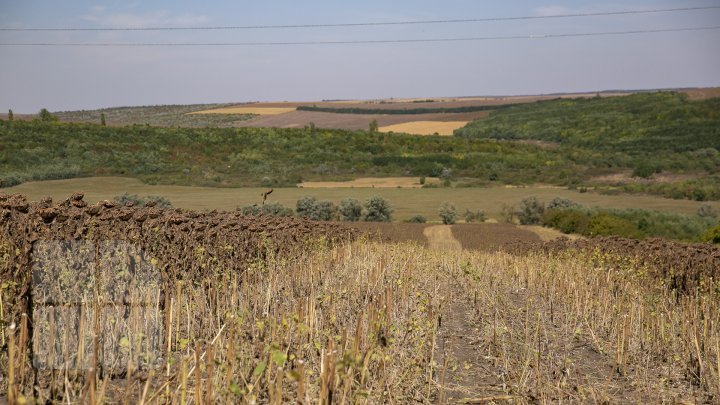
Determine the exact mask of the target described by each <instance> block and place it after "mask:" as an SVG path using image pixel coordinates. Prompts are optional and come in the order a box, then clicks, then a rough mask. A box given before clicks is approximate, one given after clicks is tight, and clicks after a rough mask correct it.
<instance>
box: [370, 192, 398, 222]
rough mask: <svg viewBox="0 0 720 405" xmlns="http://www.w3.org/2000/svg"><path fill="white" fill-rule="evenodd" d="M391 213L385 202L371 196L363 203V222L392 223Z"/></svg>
mask: <svg viewBox="0 0 720 405" xmlns="http://www.w3.org/2000/svg"><path fill="white" fill-rule="evenodd" d="M392 213H393V209H392V207H391V206H390V203H388V202H387V200H385V199H384V198H382V197H378V196H373V197H370V198H368V200H367V201H365V207H364V210H363V220H364V221H367V222H390V221H392Z"/></svg>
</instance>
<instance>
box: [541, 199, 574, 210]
mask: <svg viewBox="0 0 720 405" xmlns="http://www.w3.org/2000/svg"><path fill="white" fill-rule="evenodd" d="M578 206H579V204H578V203H576V202H574V201H572V200H569V199H567V198H562V197H555V198H553V199H552V200H550V202H549V203H548V205H547V209H548V210H556V209H568V208H575V207H578Z"/></svg>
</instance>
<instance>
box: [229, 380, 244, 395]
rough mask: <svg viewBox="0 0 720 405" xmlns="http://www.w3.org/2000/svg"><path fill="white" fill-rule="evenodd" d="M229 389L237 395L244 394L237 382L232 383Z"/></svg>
mask: <svg viewBox="0 0 720 405" xmlns="http://www.w3.org/2000/svg"><path fill="white" fill-rule="evenodd" d="M228 389H229V390H230V392H232V393H233V394H235V395H242V394H243V390H242V389H241V388H240V386H239V385H237V384H235V383H234V382H231V383H230V386H229V387H228Z"/></svg>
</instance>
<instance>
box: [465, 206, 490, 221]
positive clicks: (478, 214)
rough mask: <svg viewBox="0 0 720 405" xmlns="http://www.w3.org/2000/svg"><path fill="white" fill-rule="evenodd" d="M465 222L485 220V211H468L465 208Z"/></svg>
mask: <svg viewBox="0 0 720 405" xmlns="http://www.w3.org/2000/svg"><path fill="white" fill-rule="evenodd" d="M464 216H465V222H467V223H468V224H469V223H473V222H485V219H486V217H485V211H482V210H477V211H470V210H468V209H466V210H465V215H464Z"/></svg>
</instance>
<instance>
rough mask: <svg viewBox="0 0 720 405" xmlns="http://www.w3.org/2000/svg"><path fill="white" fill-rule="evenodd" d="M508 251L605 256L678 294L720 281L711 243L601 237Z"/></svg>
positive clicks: (717, 250) (718, 253) (719, 255)
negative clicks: (645, 272) (647, 275)
mask: <svg viewBox="0 0 720 405" xmlns="http://www.w3.org/2000/svg"><path fill="white" fill-rule="evenodd" d="M507 250H508V251H510V252H513V253H518V254H524V253H527V252H528V251H540V252H545V253H548V254H557V253H560V252H564V251H583V252H586V253H591V254H595V255H601V256H603V260H608V259H610V260H617V261H618V263H619V262H620V261H622V263H623V264H631V265H633V266H634V267H635V268H636V269H638V270H641V269H644V270H647V271H648V274H649V275H650V276H652V277H654V278H656V279H658V280H660V281H661V282H662V283H664V285H665V286H666V287H667V288H669V289H670V290H675V291H677V292H678V293H682V294H688V293H694V292H695V291H696V290H699V291H700V292H705V291H707V290H708V289H710V288H714V287H713V286H714V285H715V284H716V283H717V281H718V280H719V279H720V246H718V245H713V244H710V243H680V242H674V241H670V240H666V239H643V240H637V239H626V238H620V237H598V238H590V239H576V240H570V239H568V238H558V239H555V240H552V241H549V242H542V243H519V244H514V245H511V246H508V248H507Z"/></svg>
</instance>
